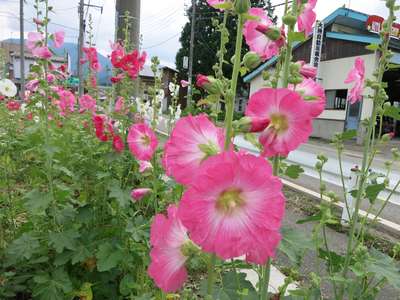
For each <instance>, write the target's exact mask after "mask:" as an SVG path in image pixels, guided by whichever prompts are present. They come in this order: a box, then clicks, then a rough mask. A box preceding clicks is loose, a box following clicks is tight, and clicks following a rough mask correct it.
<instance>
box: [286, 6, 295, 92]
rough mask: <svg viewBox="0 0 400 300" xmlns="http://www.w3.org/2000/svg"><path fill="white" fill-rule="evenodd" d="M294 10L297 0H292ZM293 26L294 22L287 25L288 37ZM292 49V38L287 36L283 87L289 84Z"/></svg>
mask: <svg viewBox="0 0 400 300" xmlns="http://www.w3.org/2000/svg"><path fill="white" fill-rule="evenodd" d="M287 5H288V1H286V6H287ZM296 10H297V1H293V2H292V13H294V12H295V11H296ZM294 26H295V24H292V25H289V26H288V32H287V36H288V37H290V35H291V34H292V33H293V32H294ZM292 51H293V44H292V40H291V39H290V38H288V39H287V46H286V52H285V57H284V63H283V77H282V87H284V88H287V87H288V85H289V81H288V79H289V72H290V62H291V61H292Z"/></svg>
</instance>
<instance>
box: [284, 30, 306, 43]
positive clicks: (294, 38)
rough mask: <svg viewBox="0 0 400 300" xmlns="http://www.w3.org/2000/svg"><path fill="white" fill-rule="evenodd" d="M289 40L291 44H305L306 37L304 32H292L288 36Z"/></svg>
mask: <svg viewBox="0 0 400 300" xmlns="http://www.w3.org/2000/svg"><path fill="white" fill-rule="evenodd" d="M288 40H289V41H291V42H304V41H305V40H306V36H305V35H304V32H290V33H289V35H288Z"/></svg>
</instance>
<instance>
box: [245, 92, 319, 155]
mask: <svg viewBox="0 0 400 300" xmlns="http://www.w3.org/2000/svg"><path fill="white" fill-rule="evenodd" d="M246 116H248V117H250V118H253V117H254V118H258V119H267V120H268V121H269V123H268V126H267V127H266V128H265V129H264V130H263V132H262V133H261V135H260V137H259V141H260V143H261V144H262V145H263V146H264V151H263V153H262V155H263V156H267V157H272V156H276V155H281V156H287V155H288V154H289V152H290V151H293V150H295V149H296V148H297V147H298V146H299V145H300V144H301V143H304V142H306V141H307V139H308V137H309V136H310V134H311V132H312V118H311V115H310V111H309V107H308V106H307V103H305V102H304V101H303V99H301V96H300V95H299V94H298V93H295V92H293V91H291V90H289V89H272V88H263V89H260V90H259V91H257V92H255V93H254V94H253V95H252V96H251V97H250V100H249V103H248V105H247V109H246Z"/></svg>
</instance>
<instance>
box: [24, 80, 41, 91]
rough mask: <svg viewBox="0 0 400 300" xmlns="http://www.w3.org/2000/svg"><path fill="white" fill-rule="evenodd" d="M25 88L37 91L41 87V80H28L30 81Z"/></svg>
mask: <svg viewBox="0 0 400 300" xmlns="http://www.w3.org/2000/svg"><path fill="white" fill-rule="evenodd" d="M25 88H26V89H27V90H28V91H31V92H36V91H37V89H38V88H39V80H38V79H33V80H30V81H28V83H27V84H26V85H25Z"/></svg>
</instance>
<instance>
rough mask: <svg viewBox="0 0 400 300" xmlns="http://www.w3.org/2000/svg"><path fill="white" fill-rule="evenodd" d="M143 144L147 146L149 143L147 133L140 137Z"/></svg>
mask: <svg viewBox="0 0 400 300" xmlns="http://www.w3.org/2000/svg"><path fill="white" fill-rule="evenodd" d="M140 139H141V140H142V143H143V145H145V146H146V147H148V146H149V145H150V142H151V141H150V137H149V136H148V135H143V136H142V137H141V138H140Z"/></svg>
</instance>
